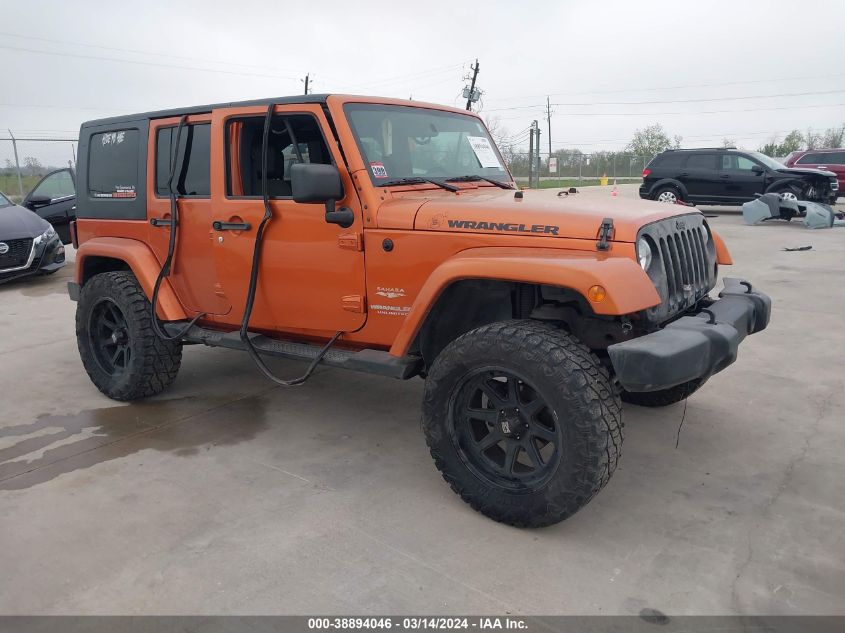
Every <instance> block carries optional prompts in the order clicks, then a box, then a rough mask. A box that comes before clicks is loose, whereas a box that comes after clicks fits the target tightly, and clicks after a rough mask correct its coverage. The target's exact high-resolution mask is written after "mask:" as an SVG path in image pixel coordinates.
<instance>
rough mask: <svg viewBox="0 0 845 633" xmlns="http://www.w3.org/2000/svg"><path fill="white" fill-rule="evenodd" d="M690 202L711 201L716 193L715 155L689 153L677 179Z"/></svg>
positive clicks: (710, 153)
mask: <svg viewBox="0 0 845 633" xmlns="http://www.w3.org/2000/svg"><path fill="white" fill-rule="evenodd" d="M678 180H680V181H681V182H682V183H683V185H684V187H686V189H687V195H688V197H689V199H690V201H692V202H696V201H704V200H712V199H713V198H714V195H715V194H717V193H718V191H717V189H718V188H717V186H716V184H717V178H716V154H715V153H713V152H690V154H689V155H688V156H687V157H686V161H685V162H684V164H683V166H682V167H681V173H680V175H679V177H678Z"/></svg>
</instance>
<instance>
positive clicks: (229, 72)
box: [0, 44, 298, 79]
mask: <svg viewBox="0 0 845 633" xmlns="http://www.w3.org/2000/svg"><path fill="white" fill-rule="evenodd" d="M0 48H2V49H6V50H12V51H22V52H25V53H36V54H38V55H53V56H57V57H75V58H77V59H93V60H96V61H106V62H117V63H121V64H135V65H137V66H153V67H156V68H176V69H179V70H195V71H199V72H206V73H216V74H223V75H237V76H239V77H243V76H248V77H268V78H271V79H298V77H291V76H288V75H278V74H269V73H254V72H244V71H240V70H237V71H236V70H220V69H216V68H201V67H199V66H184V65H181V64H161V63H158V62H145V61H140V60H133V59H120V58H118V57H104V56H101V55H83V54H81V53H67V52H55V51H41V50H38V49H34V48H24V47H22V46H7V45H3V44H0Z"/></svg>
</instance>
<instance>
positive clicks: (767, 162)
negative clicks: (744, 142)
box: [748, 152, 786, 169]
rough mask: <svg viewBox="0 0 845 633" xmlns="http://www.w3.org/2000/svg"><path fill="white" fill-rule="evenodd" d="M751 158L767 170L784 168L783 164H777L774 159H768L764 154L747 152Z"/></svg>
mask: <svg viewBox="0 0 845 633" xmlns="http://www.w3.org/2000/svg"><path fill="white" fill-rule="evenodd" d="M748 153H749V154H750V155H751V156H753V157H754V158H756V159H757V160H759V161H760V162H761V163H763V164H764V165H765V166H766V167H768V168H769V169H783V168H784V167H786V165H784V164H783V163H779V162H777V161H776V160H775V159H774V158H769V157H768V156H766V155H765V154H761V153H760V152H748Z"/></svg>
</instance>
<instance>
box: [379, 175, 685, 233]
mask: <svg viewBox="0 0 845 633" xmlns="http://www.w3.org/2000/svg"><path fill="white" fill-rule="evenodd" d="M443 194H445V195H442V194H440V192H435V193H433V194H432V195H431V196H429V197H428V198H427V199H426V200H425V201H423V202H422V204H420V206H419V207H418V209H417V212H416V217H415V219H414V225H413V226H414V229H415V230H418V231H448V232H461V233H466V232H470V233H496V234H501V235H526V236H536V237H568V238H573V239H585V240H594V239H596V237H597V235H598V232H599V227H600V226H601V223H602V220H603V219H604V218H609V217H612V218H613V221H614V229H615V231H616V233H615V236H614V241H619V242H633V241H635V240H636V236H637V231H639V229H640V227H642V226H643V225H645V224H649V223H651V222H656V221H658V220H662V219H665V218H668V217H672V216H676V215H686V214H689V213H697V211H696V210H695V209H692V208H689V207H685V206H680V205H670V204H665V203H660V202H652V201H648V200H637V199H631V198H618V197H615V198H614V197H611V196H610V195H609V194H605V193H604V192H603V191H602V192H598V191H596V192H590V193H589V194H586V195H585V194H578V195H572V196H567V197H565V198H558V197H557V196H555V195H554V194H552V193H551V192H548V193H547V192H540V191H526V192H525V196H524V197H523V198H514V195H513V191H501V190H495V191H489V190H487V189H486V188H485V189H482V190H469V191H466V192H461V193H460V194H459V195H455V194H449V193H448V192H443ZM379 225H380V226H383V223H382V222H381V218H380V219H379ZM384 228H393V227H389V226H384Z"/></svg>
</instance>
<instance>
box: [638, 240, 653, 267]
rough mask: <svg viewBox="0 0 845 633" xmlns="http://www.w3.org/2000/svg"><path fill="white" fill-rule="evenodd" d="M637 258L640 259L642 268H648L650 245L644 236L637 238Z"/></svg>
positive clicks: (649, 264)
mask: <svg viewBox="0 0 845 633" xmlns="http://www.w3.org/2000/svg"><path fill="white" fill-rule="evenodd" d="M637 259H639V260H640V266H642V267H643V270H648V268H649V266H651V246H650V245H649V243H648V240H647V239H645V238H644V237H641V238H640V239H638V240H637Z"/></svg>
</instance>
